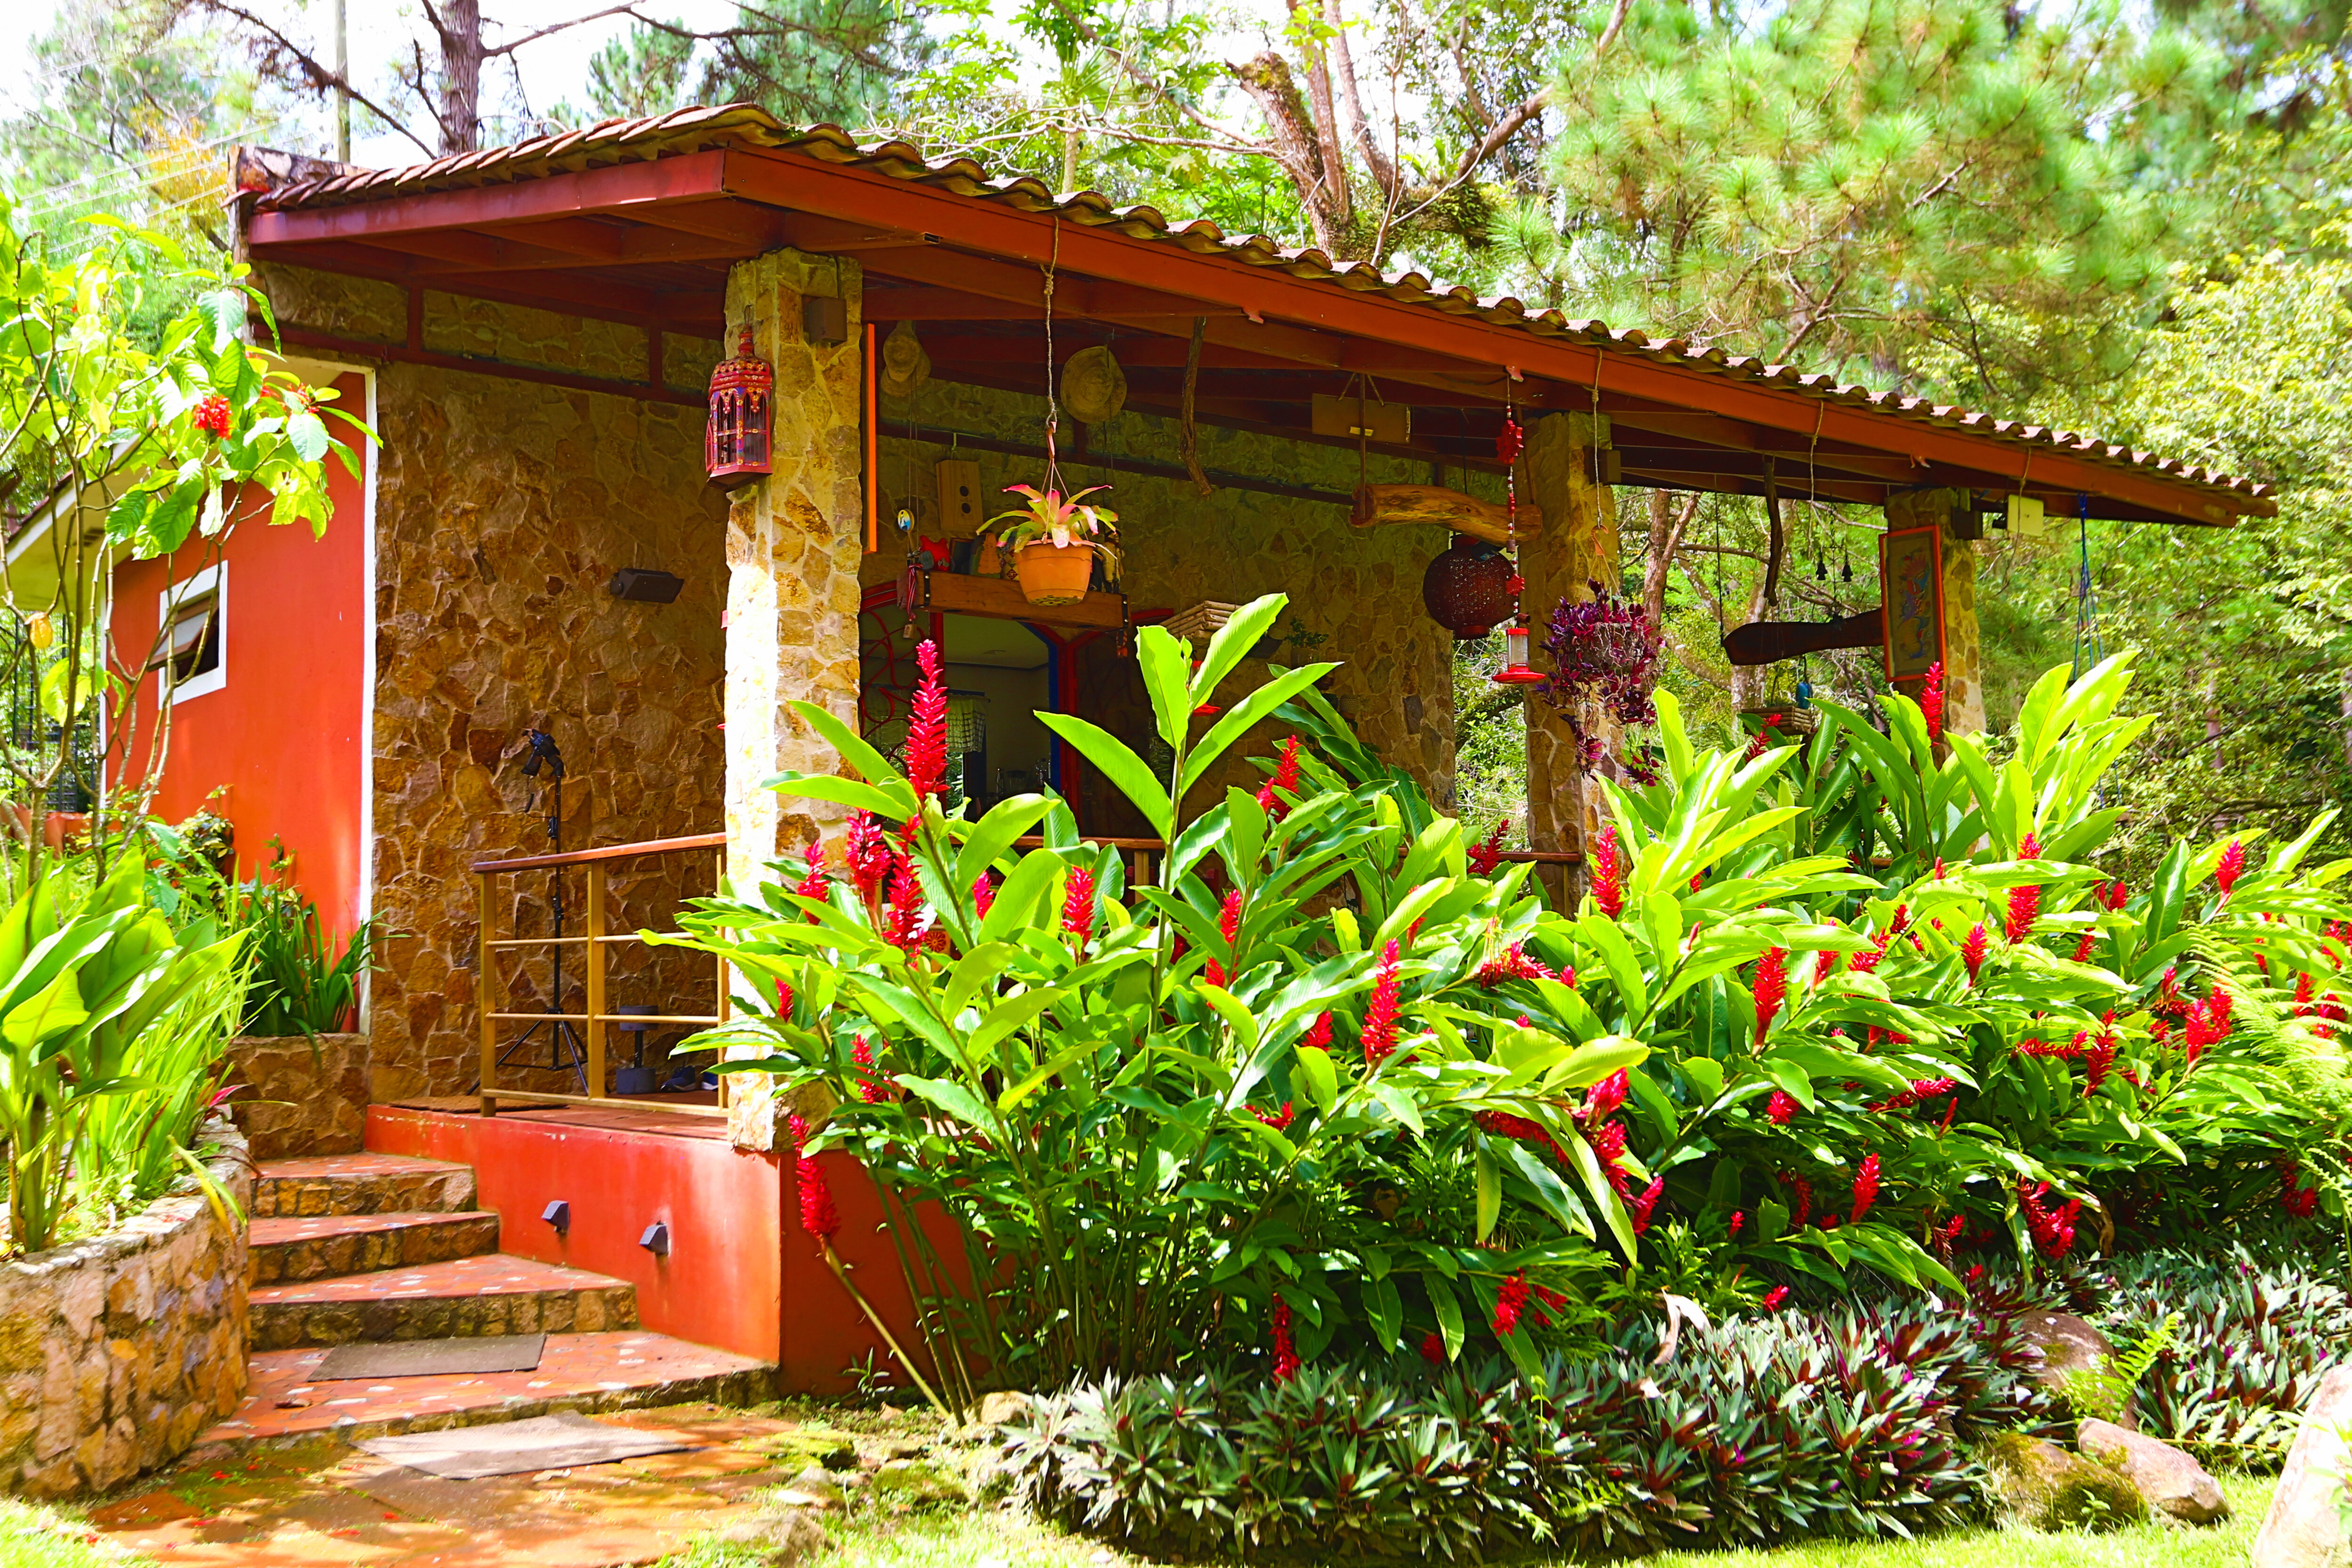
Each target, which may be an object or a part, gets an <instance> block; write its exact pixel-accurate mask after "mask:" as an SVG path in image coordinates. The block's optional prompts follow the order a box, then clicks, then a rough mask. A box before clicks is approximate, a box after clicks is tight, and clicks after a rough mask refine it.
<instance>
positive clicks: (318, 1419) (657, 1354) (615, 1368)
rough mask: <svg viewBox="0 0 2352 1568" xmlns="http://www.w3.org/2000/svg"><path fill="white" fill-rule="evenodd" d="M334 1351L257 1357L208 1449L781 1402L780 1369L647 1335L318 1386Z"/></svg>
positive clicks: (554, 1339)
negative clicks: (497, 1368)
mask: <svg viewBox="0 0 2352 1568" xmlns="http://www.w3.org/2000/svg"><path fill="white" fill-rule="evenodd" d="M326 1353H327V1352H325V1351H324V1350H287V1351H264V1352H261V1353H259V1354H257V1355H256V1356H254V1357H253V1358H252V1363H251V1364H252V1378H251V1383H250V1385H249V1388H248V1391H247V1395H246V1400H245V1403H244V1404H243V1405H240V1406H239V1407H238V1408H237V1412H236V1415H233V1416H231V1417H230V1418H229V1419H228V1420H226V1421H224V1422H222V1423H221V1424H220V1425H219V1426H215V1427H214V1428H212V1429H211V1430H210V1431H208V1432H206V1433H205V1434H204V1436H202V1437H200V1438H199V1439H197V1440H198V1442H200V1443H225V1444H231V1445H240V1446H241V1445H247V1444H275V1443H290V1442H299V1441H300V1440H302V1439H304V1438H306V1437H310V1436H314V1435H316V1434H318V1433H321V1432H332V1433H333V1434H334V1435H335V1436H338V1437H341V1438H343V1439H345V1440H347V1441H349V1440H353V1439H357V1438H362V1437H380V1436H384V1435H385V1434H387V1433H393V1432H408V1431H435V1430H437V1429H439V1428H442V1427H445V1426H483V1425H487V1424H488V1423H489V1422H493V1421H516V1420H520V1419H522V1418H524V1417H526V1416H531V1415H550V1414H552V1413H554V1412H556V1411H562V1410H576V1411H580V1412H583V1413H586V1414H593V1413H594V1412H596V1411H599V1410H627V1409H633V1408H635V1407H637V1406H639V1405H677V1404H683V1403H686V1402H688V1401H691V1400H710V1401H713V1402H715V1403H717V1404H720V1405H756V1404H758V1403H760V1402H761V1401H762V1400H768V1399H773V1398H774V1397H775V1396H776V1369H775V1367H774V1366H773V1365H772V1364H771V1363H767V1362H761V1361H753V1360H752V1359H751V1357H749V1356H740V1355H736V1354H734V1353H733V1352H729V1351H720V1350H712V1349H710V1348H709V1347H708V1346H705V1345H692V1344H688V1343H687V1342H685V1341H683V1340H674V1339H670V1338H669V1337H667V1335H664V1334H650V1333H646V1332H643V1331H625V1332H616V1333H596V1334H552V1335H550V1336H549V1338H548V1342H547V1353H546V1355H545V1356H544V1357H543V1358H542V1359H541V1362H540V1364H539V1368H538V1370H537V1371H535V1372H499V1373H468V1374H459V1375H451V1376H443V1377H398V1378H387V1379H384V1380H382V1381H377V1382H372V1381H369V1380H367V1379H364V1378H362V1379H352V1380H346V1381H342V1382H335V1383H311V1382H309V1381H308V1379H309V1376H310V1373H311V1371H312V1370H313V1369H314V1368H316V1367H317V1366H318V1364H319V1363H320V1359H321V1358H322V1357H324V1356H325V1355H326ZM192 1462H193V1461H192Z"/></svg>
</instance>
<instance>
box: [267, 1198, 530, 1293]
mask: <svg viewBox="0 0 2352 1568" xmlns="http://www.w3.org/2000/svg"><path fill="white" fill-rule="evenodd" d="M250 1228H251V1236H250V1241H251V1245H252V1256H253V1283H254V1284H256V1285H279V1284H285V1283H287V1282H289V1281H291V1280H297V1279H330V1278H331V1277H333V1276H335V1275H339V1274H358V1273H362V1272H365V1271H372V1270H378V1269H384V1268H414V1267H415V1266H416V1265H417V1264H420V1263H439V1262H444V1261H446V1259H449V1258H472V1257H477V1256H478V1255H480V1254H482V1253H486V1252H496V1251H497V1250H498V1249H499V1216H498V1215H495V1214H491V1213H488V1212H487V1211H481V1212H467V1213H459V1214H443V1213H425V1214H419V1213H394V1214H348V1215H301V1216H297V1217H293V1218H278V1219H257V1220H255V1221H253V1222H252V1226H251V1227H250Z"/></svg>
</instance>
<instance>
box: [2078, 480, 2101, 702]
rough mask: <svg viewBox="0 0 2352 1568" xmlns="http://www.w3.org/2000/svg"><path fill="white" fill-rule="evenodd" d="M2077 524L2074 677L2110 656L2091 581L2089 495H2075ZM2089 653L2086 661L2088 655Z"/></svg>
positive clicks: (2096, 594) (2079, 492)
mask: <svg viewBox="0 0 2352 1568" xmlns="http://www.w3.org/2000/svg"><path fill="white" fill-rule="evenodd" d="M2074 515H2075V524H2076V527H2077V529H2078V531H2079V533H2080V538H2081V544H2082V558H2081V563H2080V564H2079V565H2078V566H2077V567H2076V569H2075V577H2074V678H2075V679H2080V678H2081V676H2082V673H2083V671H2084V669H2085V668H2088V667H2090V666H2091V665H2095V664H2097V663H2098V662H2099V661H2100V660H2101V659H2103V658H2106V657H2107V655H2106V650H2105V647H2102V646H2101V644H2100V641H2099V600H2098V591H2097V589H2096V588H2095V587H2094V586H2093V584H2092V582H2091V498H2090V495H2089V494H2088V492H2085V491H2078V492H2076V494H2075V496H2074ZM2085 653H2088V654H2089V656H2090V657H2089V658H2084V654H2085Z"/></svg>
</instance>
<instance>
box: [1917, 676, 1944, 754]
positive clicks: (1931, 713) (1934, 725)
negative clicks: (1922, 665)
mask: <svg viewBox="0 0 2352 1568" xmlns="http://www.w3.org/2000/svg"><path fill="white" fill-rule="evenodd" d="M1919 711H1920V712H1921V714H1923V715H1925V716H1926V718H1927V739H1929V740H1931V741H1940V740H1942V739H1943V738H1944V661H1943V660H1942V659H1937V661H1936V662H1935V663H1933V664H1931V665H1929V666H1928V667H1927V681H1926V683H1925V684H1924V685H1922V686H1921V687H1920V689H1919Z"/></svg>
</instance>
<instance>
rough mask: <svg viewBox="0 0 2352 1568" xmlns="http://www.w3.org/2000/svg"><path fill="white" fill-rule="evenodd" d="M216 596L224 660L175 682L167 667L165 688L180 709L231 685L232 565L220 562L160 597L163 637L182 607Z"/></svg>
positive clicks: (158, 609)
mask: <svg viewBox="0 0 2352 1568" xmlns="http://www.w3.org/2000/svg"><path fill="white" fill-rule="evenodd" d="M206 594H210V595H213V618H214V622H215V626H216V627H217V635H218V637H219V638H220V659H219V662H218V663H216V664H215V665H214V666H213V667H212V668H210V669H208V670H205V672H204V673H203V674H202V675H192V676H190V677H189V678H188V679H185V680H182V681H174V680H173V679H172V667H171V664H170V663H169V662H168V661H167V662H166V663H165V664H164V665H163V683H164V689H166V690H168V691H169V692H170V693H171V694H172V706H173V707H174V708H176V707H178V706H179V705H180V704H181V703H183V702H185V701H187V700H189V699H190V698H192V697H204V696H206V695H208V694H210V693H212V692H215V691H218V690H221V689H223V688H225V687H226V686H227V685H228V563H227V562H226V561H222V562H217V563H214V564H213V565H210V566H207V567H205V569H204V570H203V571H201V572H198V573H196V574H194V575H192V576H190V577H187V578H184V579H183V580H182V581H180V582H177V583H174V584H172V585H171V586H170V587H168V588H166V589H164V590H163V592H162V593H161V594H159V595H156V605H155V613H156V621H155V625H156V626H157V628H158V633H159V635H162V634H163V632H164V631H167V630H168V629H169V627H170V626H171V625H172V621H173V616H176V615H177V614H178V613H179V610H180V607H181V606H182V605H185V604H186V603H187V602H188V601H189V600H191V599H195V598H201V597H202V596H204V595H206Z"/></svg>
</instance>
